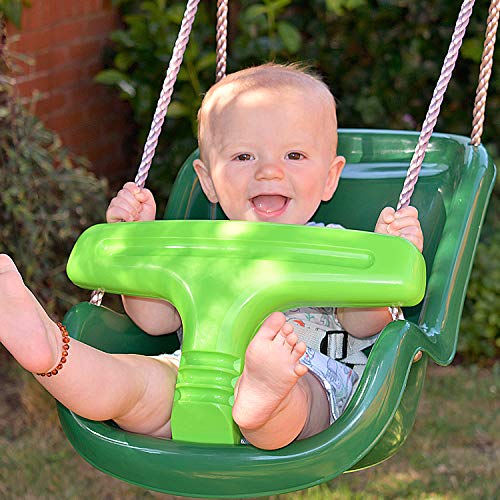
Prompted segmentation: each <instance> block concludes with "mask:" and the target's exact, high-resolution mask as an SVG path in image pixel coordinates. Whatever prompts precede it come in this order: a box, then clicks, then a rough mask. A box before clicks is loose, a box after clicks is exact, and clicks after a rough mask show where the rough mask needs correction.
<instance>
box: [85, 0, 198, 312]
mask: <svg viewBox="0 0 500 500" xmlns="http://www.w3.org/2000/svg"><path fill="white" fill-rule="evenodd" d="M199 3H200V0H188V3H187V5H186V10H185V11H184V17H183V19H182V23H181V27H180V29H179V34H178V35H177V39H176V41H175V45H174V49H173V51H172V57H171V58H170V63H169V65H168V69H167V74H166V76H165V80H164V81H163V87H162V89H161V92H160V98H159V99H158V104H157V105H156V110H155V113H154V116H153V121H152V124H151V129H150V131H149V134H148V138H147V139H146V144H145V146H144V152H143V153H142V159H141V164H140V165H139V169H138V170H137V175H136V176H135V179H134V182H135V184H136V185H137V186H138V187H140V188H142V187H144V184H145V182H146V179H147V177H148V174H149V170H150V168H151V162H152V161H153V157H154V154H155V151H156V146H157V144H158V138H159V136H160V133H161V128H162V126H163V122H164V120H165V116H166V115H167V111H168V105H169V104H170V99H171V98H172V93H173V91H174V85H175V81H176V80H177V75H178V73H179V70H180V67H181V64H182V59H183V57H184V53H185V52H186V46H187V43H188V41H189V35H190V33H191V28H192V27H193V22H194V18H195V16H196V11H197V10H198V4H199ZM103 297H104V291H103V290H100V289H99V290H93V291H92V293H91V295H90V300H89V302H90V303H91V304H94V305H96V306H100V305H101V303H102V299H103Z"/></svg>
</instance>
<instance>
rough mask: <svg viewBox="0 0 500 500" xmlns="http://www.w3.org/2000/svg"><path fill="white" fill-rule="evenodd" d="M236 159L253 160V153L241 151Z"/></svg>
mask: <svg viewBox="0 0 500 500" xmlns="http://www.w3.org/2000/svg"><path fill="white" fill-rule="evenodd" d="M235 159H236V160H238V161H250V160H253V155H251V154H250V153H241V154H240V155H238V156H237V157H236V158H235Z"/></svg>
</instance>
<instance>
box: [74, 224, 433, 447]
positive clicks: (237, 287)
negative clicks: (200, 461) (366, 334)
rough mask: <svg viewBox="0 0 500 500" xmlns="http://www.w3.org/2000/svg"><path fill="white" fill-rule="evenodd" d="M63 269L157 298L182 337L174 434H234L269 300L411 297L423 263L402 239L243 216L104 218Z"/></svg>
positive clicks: (192, 437)
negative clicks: (240, 388) (243, 381)
mask: <svg viewBox="0 0 500 500" xmlns="http://www.w3.org/2000/svg"><path fill="white" fill-rule="evenodd" d="M67 272H68V276H69V278H70V279H71V280H72V281H73V283H75V284H77V285H78V286H81V287H83V288H89V289H94V288H97V287H98V286H100V287H102V288H103V289H105V290H106V291H108V292H111V293H117V294H118V293H119V294H125V295H132V296H142V297H152V298H162V299H165V300H168V301H169V302H171V303H172V304H174V305H175V306H176V308H177V310H178V311H179V314H180V316H181V318H182V324H183V331H184V340H183V351H182V358H181V364H180V368H179V375H178V379H177V386H176V392H175V399H174V408H173V411H172V421H171V423H172V434H173V438H174V439H180V440H184V441H192V442H199V443H219V444H224V443H225V444H237V443H239V441H240V433H239V430H238V428H237V426H236V425H235V424H234V422H233V419H232V416H231V409H232V403H233V393H234V387H235V384H236V381H237V380H238V377H239V375H240V374H241V371H242V369H243V361H244V357H245V350H246V348H247V346H248V343H249V342H250V339H251V337H252V335H253V334H254V333H255V332H256V329H257V327H258V326H259V325H260V323H262V321H263V320H264V319H265V318H266V317H267V316H268V315H269V314H271V313H272V312H273V311H285V310H288V309H291V308H294V307H299V306H306V305H311V304H314V305H317V306H328V305H333V304H336V305H337V306H339V307H368V306H373V307H376V306H386V305H387V304H391V305H398V306H413V305H415V304H418V303H419V302H420V300H421V299H422V297H423V295H424V291H425V262H424V259H423V256H422V254H421V253H420V252H419V251H418V249H417V248H416V247H415V246H414V245H413V244H411V243H409V242H408V241H406V240H404V239H403V238H398V237H395V236H386V235H379V234H375V233H368V232H363V231H344V230H326V231H325V230H324V229H323V228H320V227H307V226H291V225H285V224H271V223H257V222H241V221H153V222H142V223H141V222H136V223H127V224H100V225H97V226H94V227H91V228H90V229H88V230H87V231H86V232H84V233H83V234H82V235H81V237H80V238H79V239H78V241H77V243H76V245H75V247H74V248H73V251H72V253H71V255H70V258H69V261H68V265H67Z"/></svg>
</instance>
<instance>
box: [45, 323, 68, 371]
mask: <svg viewBox="0 0 500 500" xmlns="http://www.w3.org/2000/svg"><path fill="white" fill-rule="evenodd" d="M57 326H58V327H59V330H61V334H62V341H63V350H62V355H61V360H60V361H59V364H58V365H57V366H56V367H55V368H54V369H53V370H51V371H50V372H47V373H37V375H38V376H40V377H52V375H57V374H58V373H59V372H60V371H61V370H62V369H63V367H64V363H66V358H67V357H68V349H69V341H70V338H71V337H70V336H69V334H68V330H66V327H65V326H64V325H63V324H62V323H59V322H58V323H57Z"/></svg>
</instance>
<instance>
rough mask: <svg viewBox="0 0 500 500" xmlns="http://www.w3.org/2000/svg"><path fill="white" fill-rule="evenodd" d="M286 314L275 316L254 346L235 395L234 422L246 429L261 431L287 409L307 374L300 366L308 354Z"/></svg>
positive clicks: (254, 340)
mask: <svg viewBox="0 0 500 500" xmlns="http://www.w3.org/2000/svg"><path fill="white" fill-rule="evenodd" d="M297 340H298V339H297V335H296V334H295V333H293V328H292V326H291V325H289V324H287V323H286V322H285V316H284V315H283V314H282V313H273V314H271V315H270V316H269V317H268V318H267V319H266V321H264V323H263V325H262V327H261V328H260V330H259V331H258V332H257V333H256V335H255V337H254V338H253V339H252V341H251V342H250V344H249V346H248V349H247V352H246V356H245V367H244V369H243V373H242V374H241V377H240V379H239V382H238V386H237V388H236V391H235V403H234V407H233V418H234V420H235V422H236V423H237V424H238V425H239V426H240V427H241V428H244V429H258V428H259V427H261V426H262V425H264V424H265V423H266V422H268V421H269V420H270V419H271V418H272V417H273V416H274V415H275V414H277V413H278V412H279V411H280V410H281V409H282V407H283V405H286V403H287V401H288V400H289V398H290V397H291V393H292V392H293V389H294V388H297V389H298V387H297V382H298V380H299V379H300V378H301V377H302V376H304V375H305V374H306V373H307V367H305V366H304V365H301V364H300V363H299V359H300V358H301V357H302V356H303V354H304V353H305V351H306V346H305V344H304V343H303V342H297Z"/></svg>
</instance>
